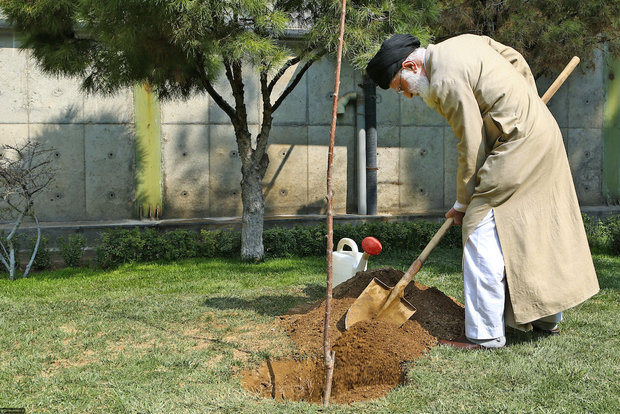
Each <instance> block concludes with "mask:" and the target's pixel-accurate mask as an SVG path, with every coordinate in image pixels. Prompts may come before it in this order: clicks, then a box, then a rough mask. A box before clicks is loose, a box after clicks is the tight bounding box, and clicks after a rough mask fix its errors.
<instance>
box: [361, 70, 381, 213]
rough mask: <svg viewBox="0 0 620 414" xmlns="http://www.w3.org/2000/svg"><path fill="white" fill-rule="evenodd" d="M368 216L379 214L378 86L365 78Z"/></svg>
mask: <svg viewBox="0 0 620 414" xmlns="http://www.w3.org/2000/svg"><path fill="white" fill-rule="evenodd" d="M364 97H365V116H366V122H365V126H366V188H367V194H366V200H367V214H368V215H376V214H377V170H378V168H377V85H376V84H375V83H374V82H373V81H372V80H371V79H370V78H368V76H364Z"/></svg>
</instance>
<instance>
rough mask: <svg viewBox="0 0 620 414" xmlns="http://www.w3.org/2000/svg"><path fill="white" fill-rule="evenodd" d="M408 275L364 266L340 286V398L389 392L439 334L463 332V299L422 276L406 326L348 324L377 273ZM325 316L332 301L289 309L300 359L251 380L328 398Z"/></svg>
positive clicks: (285, 394)
mask: <svg viewBox="0 0 620 414" xmlns="http://www.w3.org/2000/svg"><path fill="white" fill-rule="evenodd" d="M402 275H403V272H401V271H398V270H394V269H391V268H385V269H377V270H371V271H367V272H360V273H358V274H357V275H355V277H353V278H351V279H349V280H348V281H346V282H344V283H342V284H340V285H339V286H337V287H336V288H335V289H334V292H333V301H332V305H333V307H332V315H331V320H330V326H331V338H332V350H333V351H335V352H336V361H335V365H334V379H333V386H332V401H333V402H336V403H349V402H353V401H361V400H367V399H375V398H378V397H381V396H383V395H385V394H386V393H387V392H388V391H389V390H391V389H392V388H394V387H395V386H397V385H398V384H399V383H401V382H402V381H403V380H404V373H403V365H404V363H406V362H409V361H412V360H414V359H416V358H419V357H420V356H422V355H423V354H424V353H425V352H426V351H427V350H428V349H430V347H432V346H434V345H436V343H437V339H438V338H440V339H444V338H445V339H452V338H456V337H458V336H461V335H463V333H464V309H463V306H462V305H461V304H459V303H458V302H456V301H455V300H454V299H453V298H451V297H449V296H446V295H445V294H443V293H442V292H441V291H439V290H438V289H436V288H433V287H428V286H425V285H422V284H419V283H417V282H413V283H410V284H409V286H407V288H406V289H405V298H406V299H407V300H408V301H409V302H410V303H412V304H413V305H414V306H415V307H416V309H417V311H416V313H415V314H414V315H413V316H412V317H411V319H410V320H409V321H407V323H405V324H404V325H403V326H402V327H400V328H398V327H396V326H394V325H392V324H389V323H386V322H382V321H368V322H360V323H357V324H355V325H354V326H352V327H351V328H350V329H349V330H348V331H345V329H344V316H345V314H346V312H347V310H348V309H349V307H350V306H351V304H352V303H353V302H354V301H355V299H357V297H358V296H359V295H360V294H361V293H362V291H363V290H364V289H365V288H366V286H367V285H368V283H369V282H370V281H371V280H372V279H373V278H375V277H376V278H377V279H379V280H381V281H382V282H383V283H385V284H386V285H388V286H394V285H395V284H396V283H397V282H398V281H399V280H400V278H401V277H402ZM324 318H325V301H321V302H319V303H315V304H312V305H306V306H302V307H297V308H294V309H291V310H290V311H289V313H288V314H287V315H284V316H281V317H280V320H281V323H282V326H283V327H284V329H285V330H286V331H287V332H288V333H289V335H290V337H291V339H292V340H293V341H294V342H295V344H296V345H297V346H298V348H299V355H298V357H297V359H291V360H280V361H268V363H266V364H264V365H263V366H261V367H259V368H256V369H254V370H251V371H248V372H246V373H245V374H244V378H243V385H244V387H245V388H246V389H248V390H251V391H253V392H258V393H259V394H261V395H263V396H265V397H272V398H283V399H291V400H302V399H303V400H308V401H314V402H320V401H321V400H322V393H323V386H324V382H325V380H324V377H325V370H324V366H323V359H322V356H323V329H324V326H323V324H324Z"/></svg>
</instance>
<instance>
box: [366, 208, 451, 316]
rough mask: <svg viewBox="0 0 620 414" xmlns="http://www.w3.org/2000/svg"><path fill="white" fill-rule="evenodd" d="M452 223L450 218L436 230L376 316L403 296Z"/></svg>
mask: <svg viewBox="0 0 620 414" xmlns="http://www.w3.org/2000/svg"><path fill="white" fill-rule="evenodd" d="M452 223H454V219H453V218H452V217H450V218H449V219H447V220H446V221H445V222H444V223H443V225H442V226H441V227H440V228H439V230H437V233H435V235H434V236H433V238H432V239H431V241H429V242H428V244H427V245H426V247H425V248H424V250H422V253H420V255H419V256H418V258H417V259H415V261H414V262H413V263H412V264H411V266H409V269H407V272H405V274H404V275H403V277H401V278H400V281H399V282H398V283H397V284H396V286H394V288H392V291H391V292H390V296H388V299H387V300H386V301H385V304H384V305H383V307H382V308H381V310H380V311H379V312H378V313H377V315H380V314H381V312H383V310H384V309H385V308H387V307H388V306H389V304H390V303H392V302H393V301H394V300H395V299H396V298H400V297H402V296H403V293H404V291H405V287H406V286H407V285H408V284H409V282H411V279H413V277H414V276H415V275H416V274H417V273H418V271H419V270H420V268H421V267H422V265H423V264H424V262H425V261H426V259H428V256H430V254H431V252H432V251H433V249H434V248H435V247H437V245H438V244H439V242H440V241H441V239H442V238H443V236H445V235H446V233H447V232H448V230H449V229H450V227H451V226H452Z"/></svg>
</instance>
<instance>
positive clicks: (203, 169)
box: [162, 125, 209, 218]
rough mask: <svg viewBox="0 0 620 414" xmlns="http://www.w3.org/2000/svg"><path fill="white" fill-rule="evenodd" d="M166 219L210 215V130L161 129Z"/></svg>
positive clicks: (195, 127)
mask: <svg viewBox="0 0 620 414" xmlns="http://www.w3.org/2000/svg"><path fill="white" fill-rule="evenodd" d="M162 138H163V139H162V164H163V165H162V168H163V178H164V183H163V184H164V185H163V187H164V206H163V214H164V217H165V218H174V217H206V216H208V215H209V127H208V126H206V125H163V126H162Z"/></svg>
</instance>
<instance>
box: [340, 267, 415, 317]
mask: <svg viewBox="0 0 620 414" xmlns="http://www.w3.org/2000/svg"><path fill="white" fill-rule="evenodd" d="M391 291H392V288H390V287H388V286H387V285H385V284H384V283H383V282H381V281H380V280H379V279H377V278H375V279H373V280H371V281H370V283H369V284H368V286H366V289H364V291H363V292H362V294H361V295H360V296H359V297H358V298H357V299H356V300H355V302H353V305H351V307H350V308H349V310H348V311H347V315H346V316H345V318H344V326H345V329H349V328H350V327H351V326H353V325H355V324H356V323H357V322H360V321H369V320H372V319H376V320H381V321H385V322H389V323H392V324H394V325H397V326H401V325H403V324H404V323H405V322H407V321H408V320H409V318H411V316H412V315H413V314H414V313H415V311H416V309H415V307H414V306H413V305H412V304H411V303H409V302H408V301H407V300H406V299H405V298H401V299H396V300H394V301H392V303H390V304H389V305H388V307H387V308H386V309H384V310H383V312H381V313H380V314H379V311H381V308H383V305H384V304H385V302H386V301H387V299H388V297H389V296H390V292H391Z"/></svg>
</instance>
